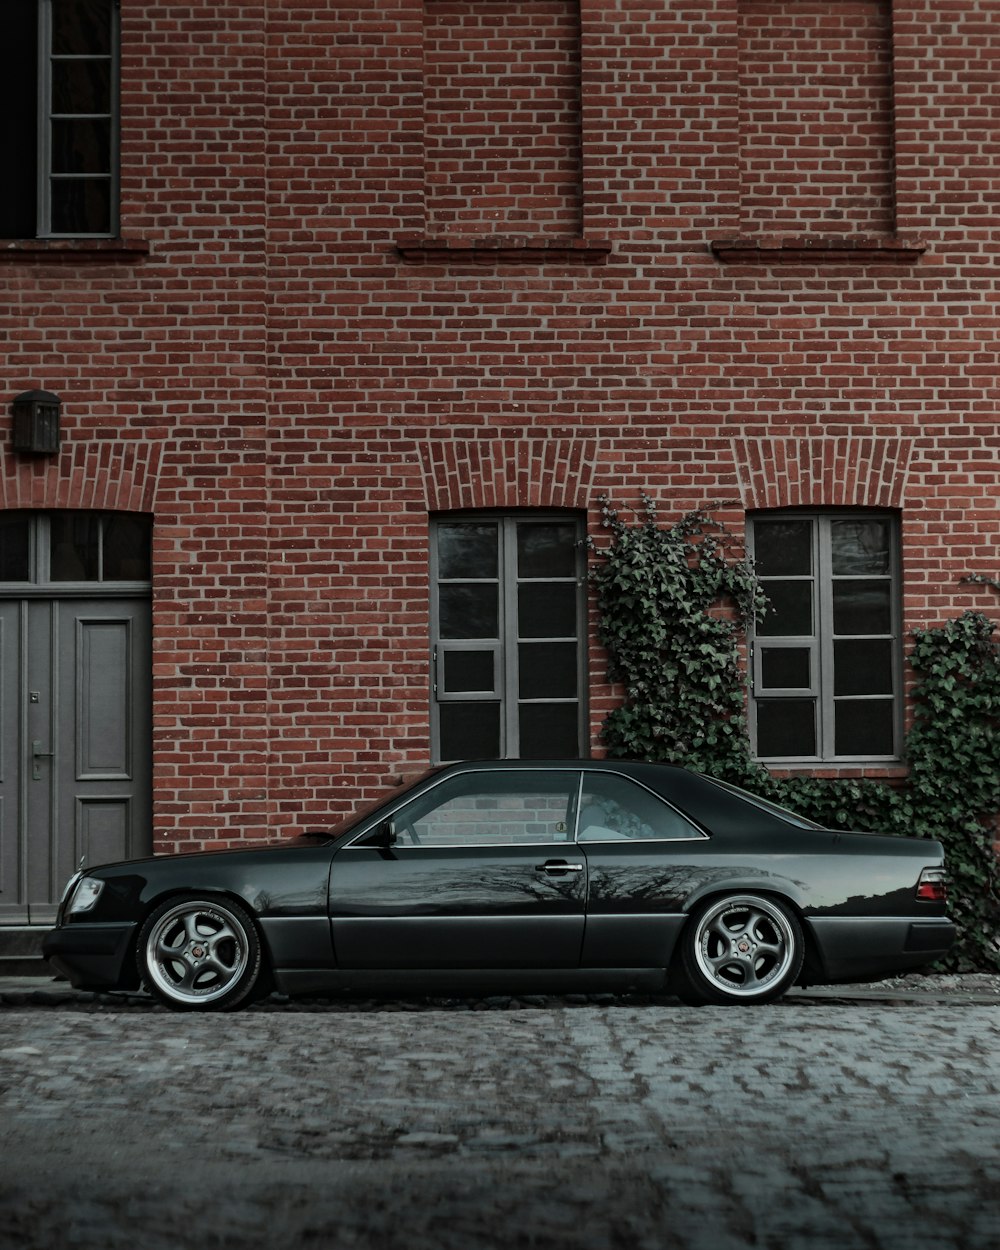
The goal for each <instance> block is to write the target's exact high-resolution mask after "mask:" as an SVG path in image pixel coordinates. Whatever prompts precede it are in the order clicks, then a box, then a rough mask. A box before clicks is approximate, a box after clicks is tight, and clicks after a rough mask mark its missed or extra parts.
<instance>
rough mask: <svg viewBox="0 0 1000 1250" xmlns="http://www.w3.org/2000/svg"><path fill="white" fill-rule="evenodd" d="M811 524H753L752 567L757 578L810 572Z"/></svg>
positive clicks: (787, 522) (762, 522) (781, 522)
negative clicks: (758, 575)
mask: <svg viewBox="0 0 1000 1250" xmlns="http://www.w3.org/2000/svg"><path fill="white" fill-rule="evenodd" d="M812 527H813V523H812V521H755V522H754V527H753V534H754V563H755V564H756V566H757V572H758V573H759V574H760V576H761V577H791V576H795V575H796V574H802V575H804V576H807V575H808V574H810V573H811V572H812Z"/></svg>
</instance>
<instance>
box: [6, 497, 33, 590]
mask: <svg viewBox="0 0 1000 1250" xmlns="http://www.w3.org/2000/svg"><path fill="white" fill-rule="evenodd" d="M30 575H31V566H30V563H29V559H28V518H27V516H24V515H23V514H18V513H14V514H13V515H11V514H6V515H5V514H3V513H0V582H26V581H27V580H28V578H29V577H30Z"/></svg>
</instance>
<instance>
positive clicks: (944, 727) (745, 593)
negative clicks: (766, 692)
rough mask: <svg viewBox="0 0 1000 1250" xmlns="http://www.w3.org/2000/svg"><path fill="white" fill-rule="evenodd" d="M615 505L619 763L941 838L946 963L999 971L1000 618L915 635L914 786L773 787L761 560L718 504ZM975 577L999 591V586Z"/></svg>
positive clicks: (613, 662)
mask: <svg viewBox="0 0 1000 1250" xmlns="http://www.w3.org/2000/svg"><path fill="white" fill-rule="evenodd" d="M601 506H602V521H603V525H604V527H605V529H606V530H608V531H609V534H610V543H609V544H607V545H601V546H598V545H596V544H591V550H592V554H593V556H594V563H593V564H592V567H591V581H592V584H593V586H594V589H595V593H596V598H597V607H598V612H599V626H598V632H599V638H600V640H601V642H602V643H603V644H604V646H605V647H606V648H607V653H608V660H609V664H608V677H609V680H611V681H612V682H614V683H617V684H620V686H621V688H622V697H621V702H620V704H619V705H618V706H617V707H616V708H614V709H613V710H612V711H611V712H610V713H609V715H608V716H607V718H606V720H605V722H604V727H603V740H604V743H605V746H606V747H607V750H608V754H609V755H611V756H612V757H617V758H629V759H648V760H660V761H666V762H669V763H677V764H683V765H685V766H686V767H689V768H694V769H697V770H698V771H700V772H706V773H709V774H710V775H712V776H715V777H719V778H722V779H723V780H727V781H732V782H735V783H736V784H738V785H742V786H744V787H746V788H747V789H749V790H751V791H753V792H754V793H756V794H760V795H762V796H763V797H766V798H769V799H773V800H774V801H776V802H778V803H782V804H784V805H786V806H788V807H791V808H793V809H794V810H796V811H798V812H800V813H801V814H802V815H803V816H807V817H810V818H811V819H813V820H816V821H818V822H820V823H821V824H823V825H825V826H827V827H828V828H832V829H856V830H862V831H864V830H869V831H874V830H879V831H882V832H887V833H897V834H909V835H914V836H925V837H934V838H938V839H940V840H941V841H942V842H943V843H944V845H945V850H946V854H947V859H948V868H949V873H950V878H951V881H950V885H951V891H950V911H951V914H952V916H953V918H954V919H955V921H956V922H957V924H958V928H959V941H958V943H957V944H956V946H955V947H954V948H953V950H952V951H951V952H950V953H949V955H948V957H947V959H946V960H945V961H944V964H943V966H944V967H945V968H948V969H951V970H955V971H971V970H974V969H985V970H990V971H1000V861H998V859H997V855H996V853H995V850H994V843H995V841H996V839H997V837H998V829H997V825H996V819H997V813H1000V644H998V643H997V641H996V639H995V637H994V632H995V627H994V624H993V622H992V621H990V620H989V619H988V618H987V617H985V616H983V615H982V614H979V613H973V612H966V613H965V614H964V615H963V616H961V617H959V618H958V619H957V620H954V621H949V622H948V623H947V624H946V625H943V626H940V627H934V628H928V629H921V630H917V631H916V632H915V633H914V635H913V639H914V646H913V651H912V653H911V655H910V656H909V663H910V666H911V668H912V670H913V673H914V675H915V678H916V681H915V685H914V688H913V691H912V696H913V699H914V705H915V718H914V724H913V728H912V729H911V731H910V733H909V735H908V737H907V742H906V759H907V762H908V765H909V769H908V776H907V778H906V780H905V781H904V782H903V783H902V784H900V785H890V784H889V783H887V782H880V781H875V780H871V779H852V778H821V777H798V776H796V777H784V778H778V777H774V776H772V775H771V774H770V773H769V772H768V770H767V769H766V768H764V767H763V765H761V764H759V763H757V761H756V760H754V758H753V755H752V753H751V749H750V741H749V735H748V732H747V723H746V713H745V708H746V682H745V675H744V668H743V664H742V661H741V654H742V648H743V644H744V642H745V638H746V631H747V629H748V627H749V626H751V625H752V624H753V622H754V621H755V620H756V619H759V618H760V617H761V616H762V615H763V613H764V612H765V611H766V607H767V601H766V598H765V596H764V595H763V593H762V592H761V589H760V586H759V585H758V582H757V579H756V576H755V573H754V569H753V565H752V563H751V562H750V561H749V560H748V559H747V558H746V557H745V556H742V555H739V554H737V544H736V542H735V540H734V538H733V537H732V535H731V534H730V533H729V532H728V531H727V529H726V528H725V526H723V525H722V524H721V523H720V522H718V521H716V520H715V519H714V518H713V515H712V513H713V509H711V508H708V509H700V510H698V511H695V512H691V513H688V514H687V515H686V516H684V517H682V518H681V519H680V520H679V521H677V522H676V523H675V524H673V525H669V526H665V525H661V524H660V523H659V521H658V518H657V514H656V506H655V504H654V502H653V500H652V499H650V498H649V497H648V496H645V495H644V496H643V497H642V511H641V513H640V514H639V515H638V516H637V517H636V518H635V519H634V520H633V521H631V522H629V521H626V520H624V519H623V518H622V517H621V516H620V515H619V513H618V512H617V511H616V510H615V509H614V508H612V507H611V505H610V504H609V503H608V501H607V500H602V501H601ZM717 506H718V505H717ZM967 580H970V581H975V582H978V583H980V584H984V585H988V586H992V587H993V588H994V589H997V590H998V591H1000V583H998V582H997V581H996V580H995V579H991V578H988V577H984V576H981V575H971V576H970V577H969V579H967Z"/></svg>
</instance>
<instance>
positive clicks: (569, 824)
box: [329, 768, 587, 969]
mask: <svg viewBox="0 0 1000 1250" xmlns="http://www.w3.org/2000/svg"><path fill="white" fill-rule="evenodd" d="M579 783H580V773H579V771H578V770H574V769H538V768H534V769H532V768H525V769H516V768H515V769H477V768H470V769H469V770H468V771H466V772H461V773H458V774H454V773H451V774H449V775H447V776H446V777H445V778H443V779H440V780H437V781H435V782H432V783H430V784H429V785H428V786H427V787H426V788H424V789H422V790H421V791H420V792H419V793H417V794H416V795H413V796H410V797H408V799H407V801H406V802H405V803H403V804H402V806H400V807H399V808H397V809H396V810H395V811H394V812H393V813H392V814H391V817H390V819H388V820H386V819H384V818H383V819H382V820H380V821H379V822H378V823H377V824H375V825H374V826H373V827H371V828H369V829H367V830H366V831H365V832H363V833H361V834H360V835H359V836H358V837H357V838H356V839H355V840H354V841H353V842H352V843H351V844H350V845H348V846H346V847H343V848H342V849H341V850H340V851H338V852H337V854H336V856H335V857H334V861H333V865H332V871H331V874H330V896H329V897H330V919H331V925H332V930H333V943H334V950H335V952H336V958H337V966H338V967H340V968H369V969H373V968H382V969H420V968H427V969H459V968H575V967H578V966H579V963H580V950H581V947H582V943H583V928H584V909H585V903H586V894H587V867H586V858H585V857H584V855H583V854H582V853H581V852H580V850H579V848H578V847H577V845H576V843H575V842H574V840H573V830H574V828H575V820H576V802H577V793H578V790H579Z"/></svg>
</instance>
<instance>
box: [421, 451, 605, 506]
mask: <svg viewBox="0 0 1000 1250" xmlns="http://www.w3.org/2000/svg"><path fill="white" fill-rule="evenodd" d="M419 450H420V461H421V469H422V472H423V478H424V489H425V494H426V499H427V510H428V511H429V512H453V511H460V510H464V509H470V508H497V509H508V508H580V509H584V508H587V507H588V506H589V504H590V501H591V498H592V489H593V483H594V475H595V471H596V467H597V458H598V450H599V444H598V440H597V439H596V438H569V437H555V436H553V437H550V438H525V439H504V438H489V437H486V438H475V437H470V438H436V437H431V438H428V439H426V440H424V441H423V442H422V443H421V444H420V447H419Z"/></svg>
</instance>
